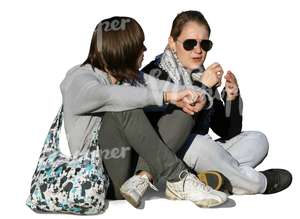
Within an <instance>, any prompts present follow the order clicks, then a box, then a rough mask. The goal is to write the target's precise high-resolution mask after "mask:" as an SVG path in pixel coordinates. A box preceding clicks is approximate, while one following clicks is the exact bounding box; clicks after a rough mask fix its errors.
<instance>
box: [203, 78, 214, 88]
mask: <svg viewBox="0 0 300 219" xmlns="http://www.w3.org/2000/svg"><path fill="white" fill-rule="evenodd" d="M200 82H201V83H202V84H203V85H205V86H206V87H208V88H212V87H213V85H211V84H210V83H208V82H207V81H205V80H200Z"/></svg>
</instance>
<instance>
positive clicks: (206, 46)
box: [200, 40, 213, 52]
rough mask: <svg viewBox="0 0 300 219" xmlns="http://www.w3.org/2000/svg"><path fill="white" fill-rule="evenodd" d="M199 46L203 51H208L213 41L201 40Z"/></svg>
mask: <svg viewBox="0 0 300 219" xmlns="http://www.w3.org/2000/svg"><path fill="white" fill-rule="evenodd" d="M200 46H201V48H202V49H203V50H204V51H206V52H208V51H209V50H210V49H211V48H212V46H213V43H212V41H210V40H202V41H201V42H200Z"/></svg>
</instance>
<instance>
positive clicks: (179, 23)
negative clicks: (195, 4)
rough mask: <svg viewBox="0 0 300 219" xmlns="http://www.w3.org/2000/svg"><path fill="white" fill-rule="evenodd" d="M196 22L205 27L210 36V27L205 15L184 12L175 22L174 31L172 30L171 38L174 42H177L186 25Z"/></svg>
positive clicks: (196, 12)
mask: <svg viewBox="0 0 300 219" xmlns="http://www.w3.org/2000/svg"><path fill="white" fill-rule="evenodd" d="M190 21H195V22H197V23H199V24H200V25H203V26H205V28H206V29H207V31H208V35H210V27H209V25H208V22H207V20H206V19H205V17H204V16H203V14H202V13H201V12H199V11H183V12H181V13H180V14H178V15H177V16H176V17H175V19H174V20H173V24H172V29H171V34H170V35H171V37H172V38H173V39H174V40H177V38H178V37H179V35H180V34H181V32H182V29H183V27H184V25H185V24H186V23H187V22H190Z"/></svg>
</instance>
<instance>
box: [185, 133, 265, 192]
mask: <svg viewBox="0 0 300 219" xmlns="http://www.w3.org/2000/svg"><path fill="white" fill-rule="evenodd" d="M184 147H186V148H187V151H186V153H185V154H184V156H183V161H184V162H185V163H186V164H187V165H188V166H189V167H191V168H192V169H194V170H195V171H196V172H200V171H205V170H216V171H219V172H221V173H223V174H224V175H225V176H226V177H227V178H228V179H229V180H230V182H231V184H232V187H233V193H234V194H239V195H243V194H258V193H263V192H264V191H265V189H266V186H267V179H266V177H265V176H264V175H263V174H262V173H260V172H258V171H256V170H255V169H254V168H255V167H256V166H257V165H258V164H260V163H261V162H262V161H263V160H264V158H265V157H266V155H267V153H268V149H269V144H268V140H267V138H266V136H265V135H264V134H263V133H261V132H257V131H247V132H242V133H241V134H239V135H237V136H235V137H234V138H232V139H230V140H228V141H226V142H224V143H221V142H218V141H214V140H213V139H212V138H211V137H210V136H209V135H204V136H203V135H191V136H190V137H189V139H188V141H187V142H186V144H185V146H184Z"/></svg>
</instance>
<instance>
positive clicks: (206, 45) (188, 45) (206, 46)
mask: <svg viewBox="0 0 300 219" xmlns="http://www.w3.org/2000/svg"><path fill="white" fill-rule="evenodd" d="M177 41H178V40H177ZM178 42H180V41H178ZM180 43H182V45H183V48H184V49H185V50H186V51H191V50H193V49H194V48H195V46H197V44H198V41H197V40H195V39H187V40H185V41H184V42H180ZM199 44H200V47H201V49H203V50H204V51H205V52H208V51H209V50H210V49H211V48H212V46H213V42H212V41H210V40H200V41H199Z"/></svg>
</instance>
